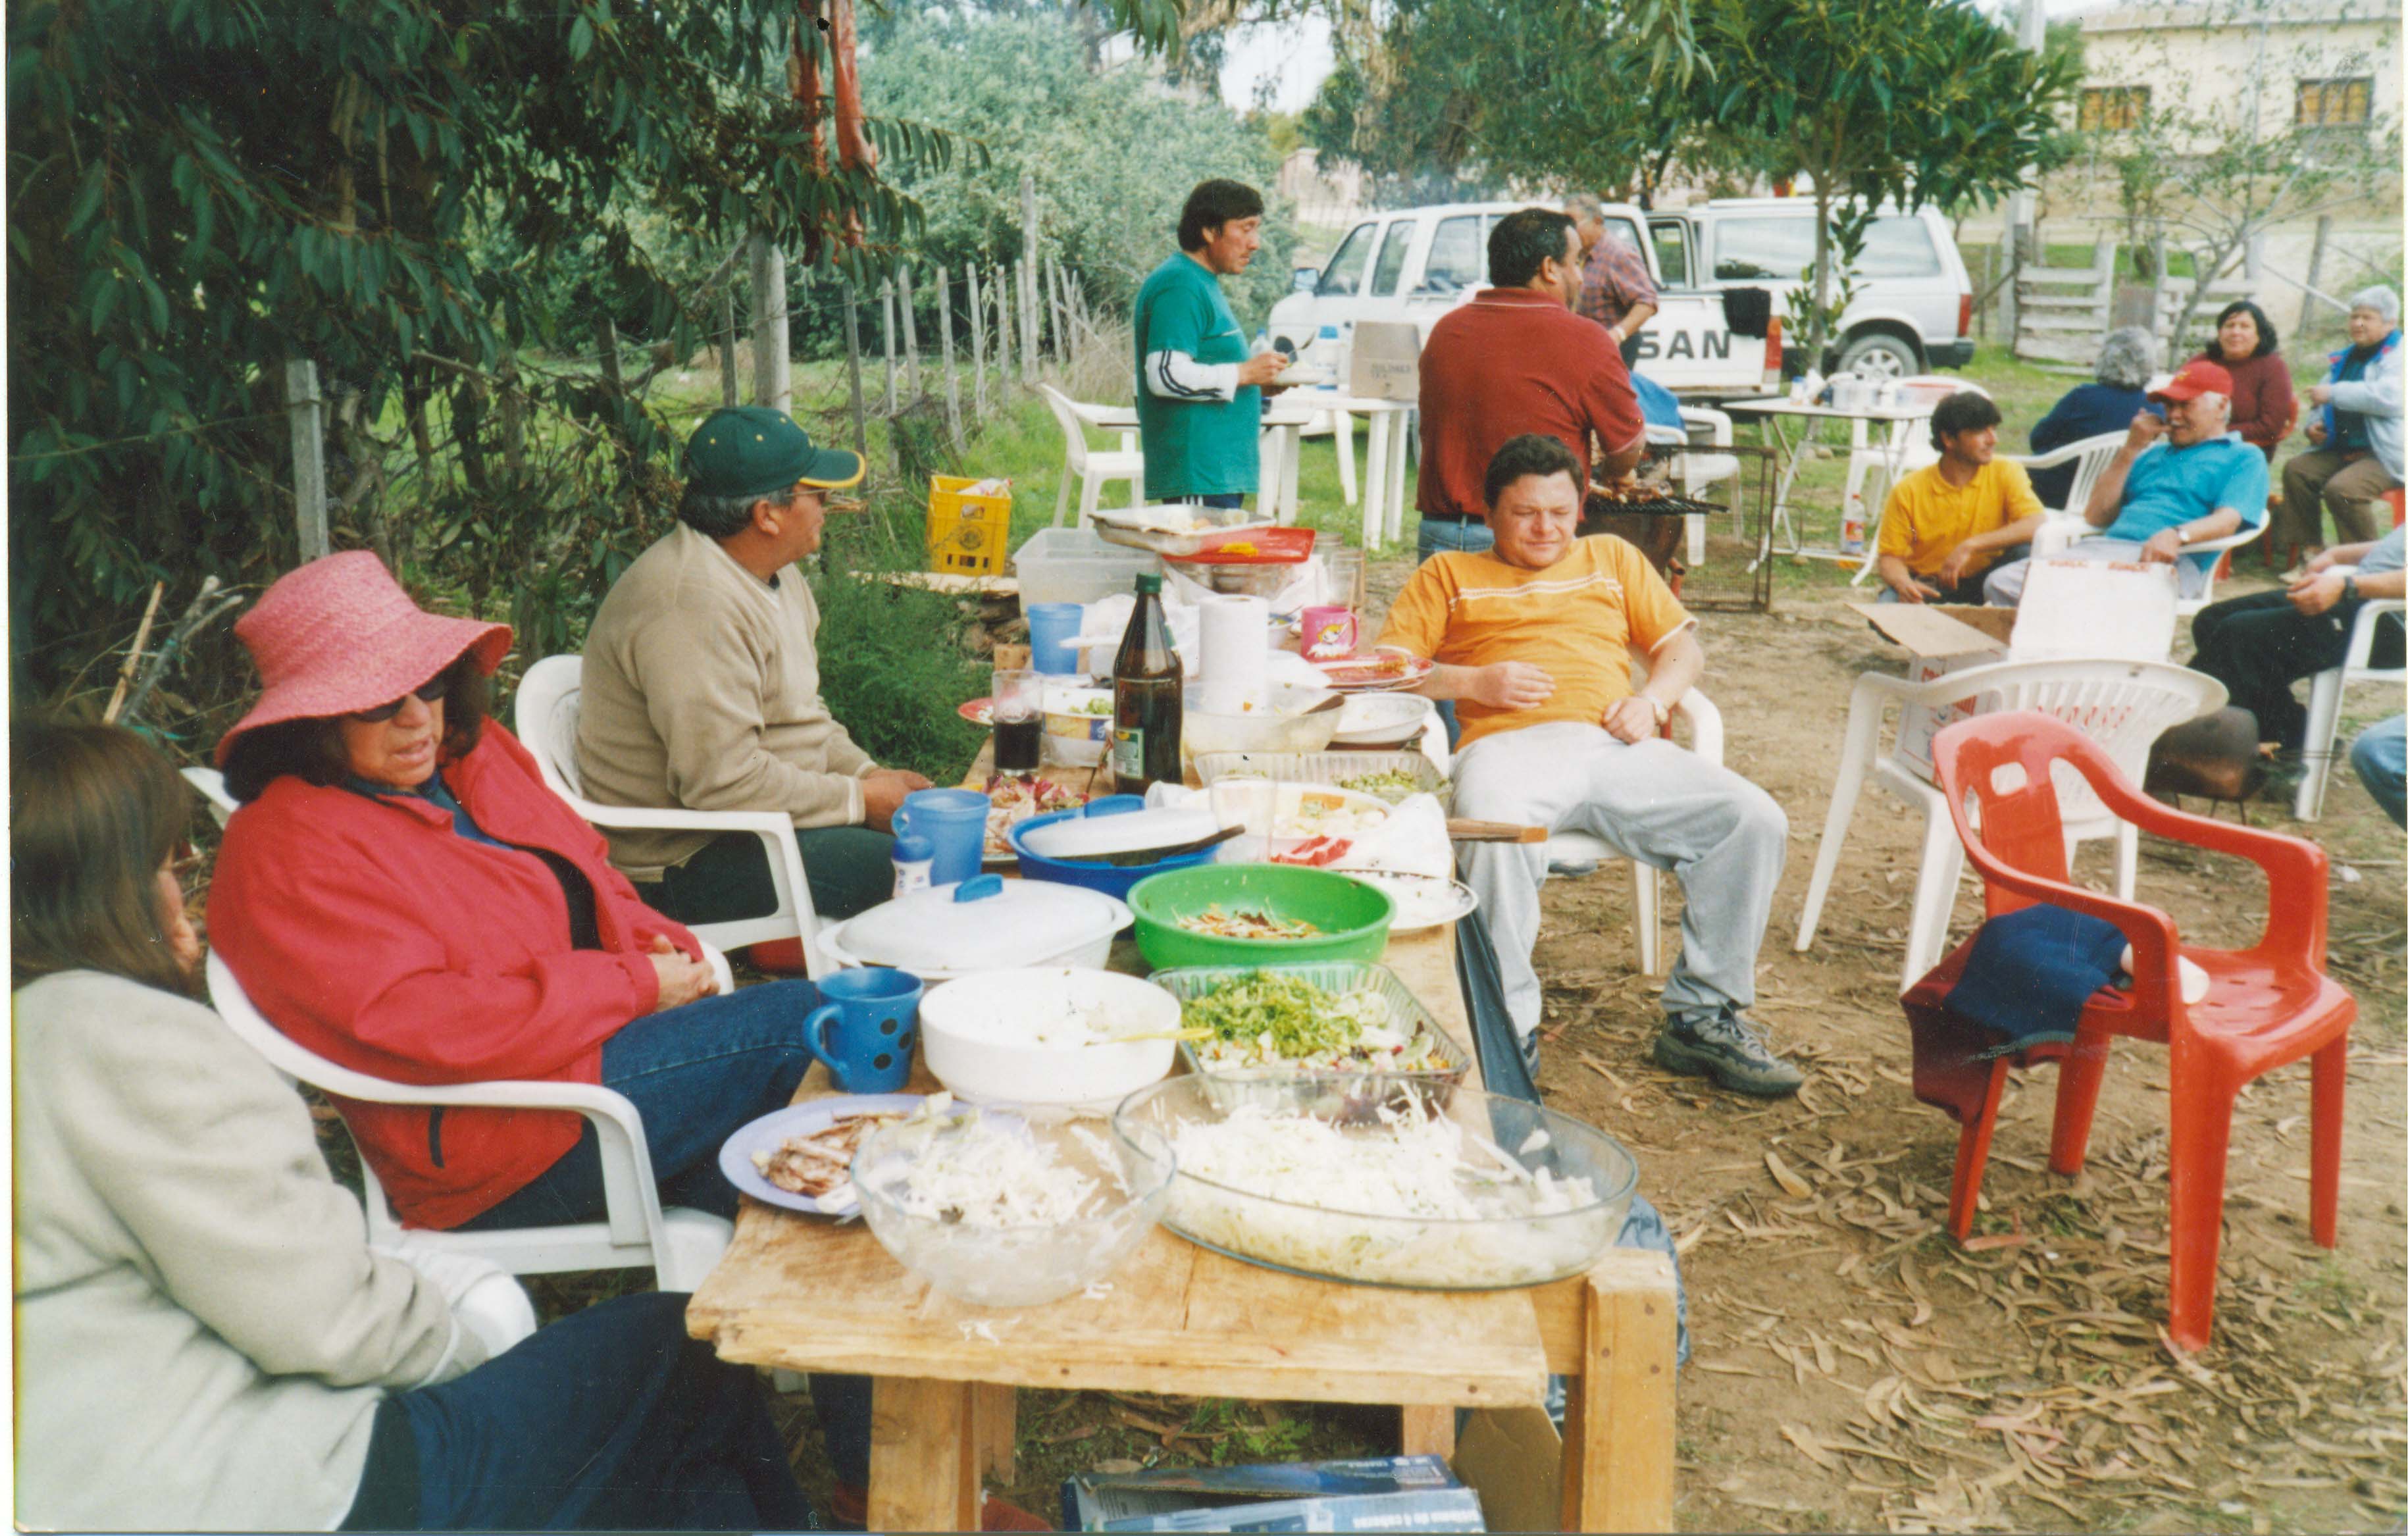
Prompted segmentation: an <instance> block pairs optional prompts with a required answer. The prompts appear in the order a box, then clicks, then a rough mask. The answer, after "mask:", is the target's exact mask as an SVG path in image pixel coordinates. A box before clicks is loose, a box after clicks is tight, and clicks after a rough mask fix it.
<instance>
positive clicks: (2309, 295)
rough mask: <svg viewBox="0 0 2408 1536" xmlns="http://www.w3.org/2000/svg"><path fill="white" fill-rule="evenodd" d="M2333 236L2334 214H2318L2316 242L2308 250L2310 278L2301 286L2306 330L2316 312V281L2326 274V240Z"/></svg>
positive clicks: (2301, 328) (2302, 324) (2301, 324)
mask: <svg viewBox="0 0 2408 1536" xmlns="http://www.w3.org/2000/svg"><path fill="white" fill-rule="evenodd" d="M2331 237H2332V215H2331V214H2329V213H2319V214H2317V215H2316V243H2315V246H2314V247H2313V248H2311V249H2310V250H2309V251H2308V280H2307V281H2306V282H2305V283H2303V284H2301V285H2300V324H2299V328H2300V330H2301V331H2305V330H2306V329H2307V328H2308V321H2309V319H2310V318H2311V317H2312V316H2314V315H2315V312H2316V283H2317V281H2318V280H2320V279H2322V278H2323V277H2324V275H2325V242H2326V241H2327V240H2329V239H2330V238H2331Z"/></svg>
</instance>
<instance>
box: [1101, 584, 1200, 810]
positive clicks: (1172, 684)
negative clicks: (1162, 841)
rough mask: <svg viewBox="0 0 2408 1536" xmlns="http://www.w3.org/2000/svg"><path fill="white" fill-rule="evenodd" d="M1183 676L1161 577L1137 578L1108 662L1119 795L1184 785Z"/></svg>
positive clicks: (1114, 777)
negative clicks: (1131, 605) (1134, 597)
mask: <svg viewBox="0 0 2408 1536" xmlns="http://www.w3.org/2000/svg"><path fill="white" fill-rule="evenodd" d="M1185 682H1186V678H1185V674H1184V673H1183V671H1182V669H1181V668H1180V665H1179V652H1178V651H1177V649H1176V648H1174V647H1173V646H1172V644H1171V642H1170V621H1169V619H1168V617H1166V616H1165V615H1164V613H1163V611H1162V578H1161V577H1159V576H1156V575H1154V574H1152V573H1148V574H1146V575H1143V576H1140V577H1139V578H1138V579H1137V608H1136V610H1134V611H1133V612H1131V613H1130V614H1129V623H1128V630H1127V632H1126V633H1125V634H1123V635H1122V636H1121V648H1120V653H1118V654H1117V655H1115V656H1113V658H1112V782H1113V786H1114V787H1115V788H1116V789H1117V790H1118V791H1119V792H1120V793H1121V794H1123V795H1142V794H1144V793H1145V791H1146V786H1147V785H1149V784H1152V783H1154V782H1163V783H1172V784H1176V783H1183V782H1185V775H1184V773H1183V771H1182V769H1181V768H1180V766H1179V716H1180V711H1181V710H1182V708H1183V701H1182V698H1181V691H1182V689H1183V687H1184V686H1185Z"/></svg>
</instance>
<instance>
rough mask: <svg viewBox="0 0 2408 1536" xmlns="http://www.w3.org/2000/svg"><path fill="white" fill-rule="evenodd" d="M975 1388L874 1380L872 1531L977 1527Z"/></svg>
mask: <svg viewBox="0 0 2408 1536" xmlns="http://www.w3.org/2000/svg"><path fill="white" fill-rule="evenodd" d="M974 1390H975V1389H974V1388H973V1387H971V1386H970V1385H969V1384H968V1383H966V1382H940V1381H927V1380H923V1379H919V1378H915V1377H909V1376H881V1377H879V1378H878V1380H877V1383H876V1385H874V1386H873V1387H872V1389H871V1396H870V1412H869V1529H872V1530H976V1529H978V1528H979V1510H978V1496H979V1479H978V1445H977V1443H976V1441H975V1440H974V1438H973V1435H972V1428H973V1420H974V1415H973V1414H972V1413H971V1408H970V1398H971V1394H972V1392H973V1391H974Z"/></svg>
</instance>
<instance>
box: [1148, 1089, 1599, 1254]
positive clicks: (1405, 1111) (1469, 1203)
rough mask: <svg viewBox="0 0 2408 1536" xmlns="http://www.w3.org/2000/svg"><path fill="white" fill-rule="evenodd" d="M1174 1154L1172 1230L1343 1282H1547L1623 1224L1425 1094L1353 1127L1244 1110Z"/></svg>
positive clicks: (1188, 1126)
mask: <svg viewBox="0 0 2408 1536" xmlns="http://www.w3.org/2000/svg"><path fill="white" fill-rule="evenodd" d="M1525 1144H1526V1145H1527V1141H1526V1142H1525ZM1171 1149H1172V1151H1173V1153H1174V1154H1175V1155H1176V1156H1177V1158H1178V1163H1179V1177H1178V1178H1177V1179H1175V1180H1174V1181H1173V1182H1172V1184H1171V1192H1170V1208H1169V1210H1168V1213H1167V1217H1166V1219H1167V1220H1168V1221H1169V1222H1170V1224H1171V1225H1172V1226H1173V1227H1177V1228H1179V1229H1180V1230H1182V1231H1184V1232H1187V1233H1189V1234H1191V1235H1192V1236H1194V1237H1196V1238H1197V1239H1198V1240H1200V1241H1202V1242H1209V1243H1211V1244H1213V1245H1214V1246H1216V1247H1221V1248H1226V1249H1228V1250H1229V1251H1231V1252H1233V1253H1240V1254H1244V1255H1247V1256H1251V1257H1254V1258H1259V1259H1262V1260H1264V1261H1266V1262H1269V1263H1272V1264H1279V1265H1283V1266H1285V1267H1286V1268H1289V1269H1293V1270H1305V1271H1308V1272H1311V1273H1314V1274H1327V1275H1335V1276H1339V1277H1340V1278H1343V1279H1350V1280H1368V1281H1376V1282H1383V1283H1386V1284H1390V1285H1421V1286H1432V1287H1438V1288H1442V1289H1464V1288H1482V1287H1487V1286H1510V1285H1536V1284H1538V1283H1540V1282H1541V1281H1545V1280H1552V1279H1555V1278H1557V1277H1559V1276H1562V1275H1565V1274H1571V1273H1577V1272H1579V1271H1580V1270H1584V1269H1586V1268H1587V1267H1588V1266H1589V1265H1591V1264H1593V1263H1595V1262H1596V1260H1597V1258H1598V1256H1599V1255H1600V1254H1602V1253H1603V1252H1604V1251H1605V1249H1606V1248H1607V1246H1608V1245H1610V1244H1611V1243H1612V1242H1613V1236H1614V1227H1615V1226H1616V1225H1618V1223H1619V1221H1620V1219H1621V1218H1620V1213H1619V1211H1617V1210H1616V1209H1615V1208H1614V1207H1613V1206H1611V1205H1601V1204H1599V1203H1598V1199H1597V1194H1596V1191H1595V1188H1594V1186H1593V1185H1592V1184H1591V1183H1590V1182H1589V1181H1588V1180H1587V1179H1585V1178H1571V1179H1562V1178H1557V1177H1555V1175H1554V1174H1553V1173H1552V1172H1550V1171H1549V1170H1546V1169H1544V1168H1540V1169H1536V1170H1533V1169H1530V1168H1527V1167H1525V1166H1524V1165H1523V1164H1522V1163H1521V1162H1520V1161H1519V1160H1518V1159H1517V1158H1515V1157H1513V1156H1510V1155H1508V1154H1507V1153H1506V1152H1504V1151H1503V1150H1502V1149H1500V1148H1498V1146H1497V1145H1496V1144H1495V1143H1494V1142H1491V1141H1488V1140H1486V1139H1485V1138H1484V1137H1480V1136H1477V1135H1474V1134H1472V1133H1471V1132H1469V1130H1467V1129H1466V1128H1465V1127H1463V1126H1462V1125H1461V1124H1459V1123H1457V1122H1456V1121H1455V1120H1452V1119H1449V1118H1447V1117H1446V1116H1445V1115H1443V1114H1441V1113H1436V1112H1435V1111H1434V1110H1433V1109H1431V1108H1430V1106H1429V1105H1428V1103H1427V1102H1426V1101H1425V1100H1422V1099H1419V1098H1412V1099H1410V1100H1408V1107H1405V1108H1401V1109H1400V1108H1393V1107H1383V1109H1382V1110H1381V1111H1380V1112H1379V1115H1378V1119H1377V1121H1376V1123H1360V1124H1355V1125H1352V1126H1340V1125H1338V1124H1334V1123H1332V1122H1331V1121H1330V1120H1327V1119H1323V1118H1321V1117H1319V1116H1316V1115H1312V1114H1305V1113H1297V1112H1295V1111H1292V1110H1275V1109H1271V1108H1269V1107H1268V1106H1265V1105H1262V1104H1258V1103H1240V1104H1238V1105H1236V1106H1234V1107H1232V1109H1231V1110H1230V1113H1228V1114H1227V1116H1226V1118H1223V1119H1220V1120H1217V1121H1205V1120H1191V1121H1188V1122H1186V1123H1184V1124H1182V1125H1180V1126H1178V1127H1175V1128H1174V1129H1173V1130H1172V1132H1171ZM1204 1181H1210V1183H1207V1182H1204ZM1218 1186H1226V1187H1218ZM1256 1196H1260V1197H1263V1198H1262V1199H1255V1198H1254V1197H1256ZM1464 1222H1481V1223H1484V1224H1485V1225H1484V1226H1483V1227H1480V1228H1478V1229H1477V1230H1475V1231H1468V1230H1467V1229H1466V1228H1464V1227H1462V1226H1461V1225H1459V1224H1461V1223H1464Z"/></svg>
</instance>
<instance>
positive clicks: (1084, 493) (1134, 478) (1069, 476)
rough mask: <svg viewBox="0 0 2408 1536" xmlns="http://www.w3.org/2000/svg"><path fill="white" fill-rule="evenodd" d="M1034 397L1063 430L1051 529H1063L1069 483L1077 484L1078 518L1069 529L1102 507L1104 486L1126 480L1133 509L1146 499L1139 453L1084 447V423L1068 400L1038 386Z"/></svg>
mask: <svg viewBox="0 0 2408 1536" xmlns="http://www.w3.org/2000/svg"><path fill="white" fill-rule="evenodd" d="M1037 393H1038V394H1039V395H1043V396H1045V403H1046V405H1048V406H1050V407H1051V408H1053V411H1054V421H1055V422H1057V423H1060V424H1061V427H1062V443H1063V457H1062V487H1061V490H1060V491H1059V492H1058V493H1057V494H1056V495H1054V526H1055V527H1057V528H1058V527H1060V526H1061V525H1062V514H1063V512H1064V511H1065V510H1068V508H1069V505H1070V481H1072V480H1074V479H1075V480H1076V481H1078V482H1079V515H1078V518H1077V519H1076V520H1075V521H1074V522H1072V523H1071V524H1070V525H1071V526H1072V527H1074V528H1076V527H1081V526H1083V525H1084V524H1085V523H1086V521H1087V519H1088V518H1090V517H1093V516H1094V515H1095V512H1096V509H1097V507H1099V506H1101V505H1102V503H1103V491H1104V482H1105V481H1115V480H1125V481H1128V486H1129V505H1130V506H1132V507H1135V506H1137V505H1139V504H1140V503H1141V502H1142V501H1143V500H1144V499H1145V455H1144V454H1143V453H1142V452H1125V451H1123V452H1097V451H1096V450H1094V449H1091V448H1089V447H1088V446H1087V427H1086V423H1084V422H1082V421H1081V420H1080V419H1079V412H1078V410H1077V409H1076V408H1075V407H1073V406H1072V404H1071V402H1070V397H1069V396H1068V395H1065V394H1063V393H1062V392H1061V391H1060V390H1058V389H1055V388H1054V386H1053V385H1051V384H1039V385H1038V386H1037Z"/></svg>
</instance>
